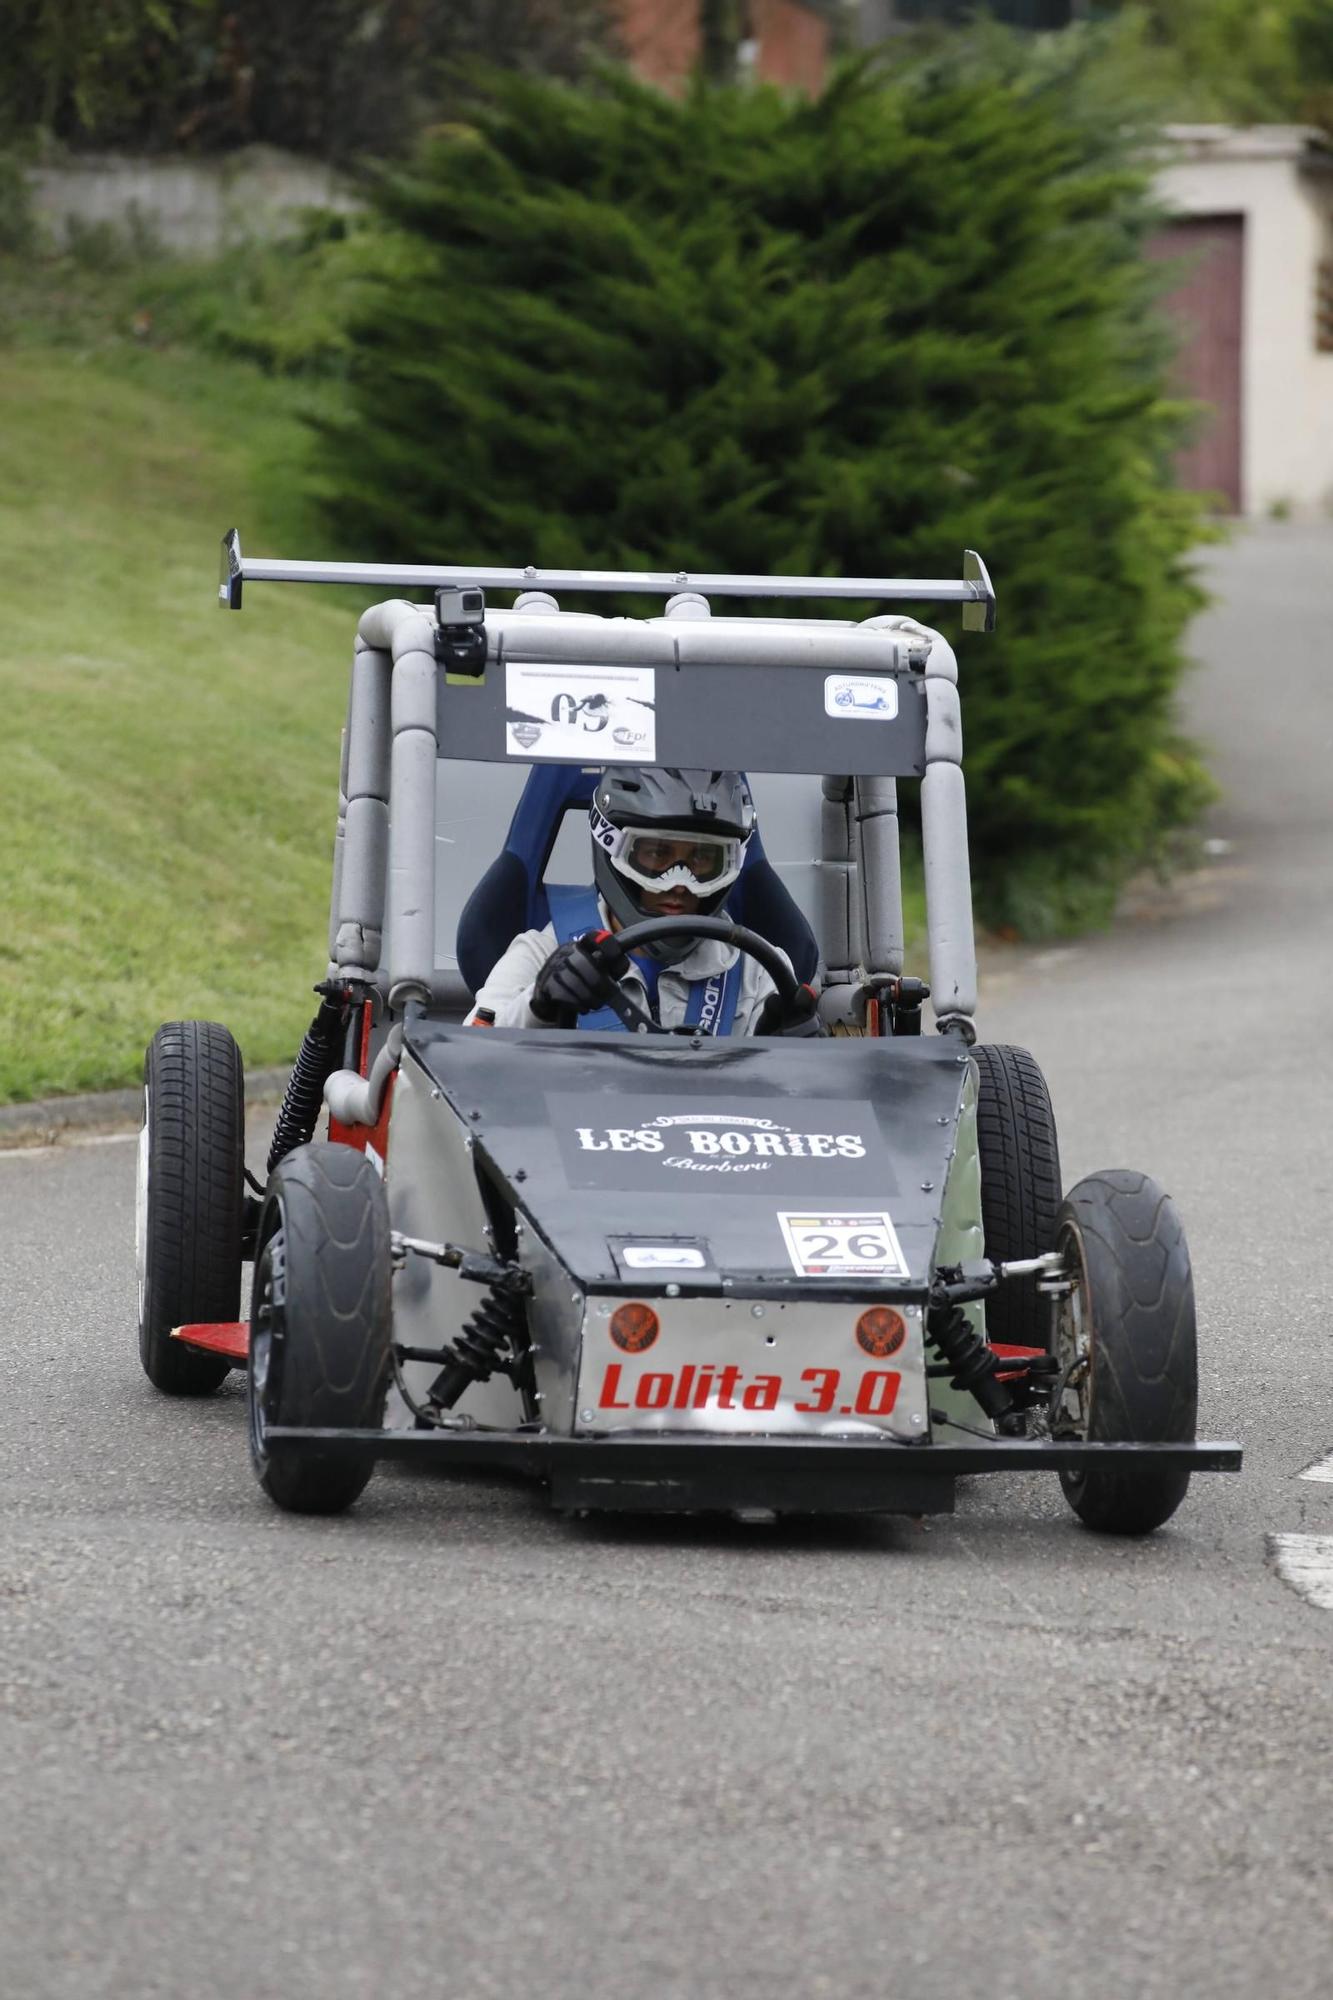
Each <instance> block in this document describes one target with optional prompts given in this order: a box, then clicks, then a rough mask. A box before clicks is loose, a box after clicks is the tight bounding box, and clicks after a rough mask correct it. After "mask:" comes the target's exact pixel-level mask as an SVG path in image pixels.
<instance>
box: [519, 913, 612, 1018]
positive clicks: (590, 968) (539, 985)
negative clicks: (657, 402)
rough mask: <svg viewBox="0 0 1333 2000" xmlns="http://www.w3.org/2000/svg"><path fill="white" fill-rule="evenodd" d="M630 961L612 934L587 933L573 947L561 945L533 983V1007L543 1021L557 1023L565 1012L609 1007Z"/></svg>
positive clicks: (575, 1012)
mask: <svg viewBox="0 0 1333 2000" xmlns="http://www.w3.org/2000/svg"><path fill="white" fill-rule="evenodd" d="M628 970H629V959H628V957H627V955H626V954H625V953H624V952H623V951H622V950H621V949H620V946H619V945H618V944H617V943H616V941H615V939H614V938H613V937H612V935H611V933H610V932H609V931H585V932H584V934H583V936H582V937H581V938H576V939H575V941H574V942H573V943H572V944H562V945H557V947H556V949H555V950H554V951H553V952H552V953H551V956H550V957H549V958H548V959H547V961H546V963H545V965H544V966H543V967H542V969H541V971H540V972H539V973H538V974H537V977H536V979H535V980H534V981H533V983H532V999H531V1001H530V1002H529V1005H530V1006H531V1008H532V1011H533V1013H534V1014H535V1015H536V1016H537V1019H538V1020H539V1021H552V1022H553V1021H557V1020H558V1019H559V1018H560V1015H561V1014H562V1013H565V1012H570V1013H574V1014H590V1013H591V1012H592V1011H593V1009H594V1008H597V1007H605V1005H606V1003H607V998H608V996H609V995H610V993H611V990H612V988H613V986H614V985H615V983H616V981H617V980H618V979H621V978H623V977H624V975H625V973H626V972H627V971H628Z"/></svg>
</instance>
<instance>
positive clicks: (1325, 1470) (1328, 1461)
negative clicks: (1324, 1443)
mask: <svg viewBox="0 0 1333 2000" xmlns="http://www.w3.org/2000/svg"><path fill="white" fill-rule="evenodd" d="M1301 1478H1302V1479H1319V1480H1322V1481H1323V1483H1324V1485H1325V1486H1333V1451H1331V1452H1330V1453H1329V1454H1328V1457H1327V1458H1317V1459H1316V1460H1315V1462H1314V1464H1313V1465H1307V1466H1306V1468H1305V1470H1304V1472H1303V1473H1302V1474H1301Z"/></svg>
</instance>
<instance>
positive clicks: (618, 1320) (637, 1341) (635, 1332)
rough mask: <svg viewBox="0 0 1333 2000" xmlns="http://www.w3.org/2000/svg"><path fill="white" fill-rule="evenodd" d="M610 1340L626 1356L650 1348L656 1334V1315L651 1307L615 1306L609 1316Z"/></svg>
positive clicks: (634, 1305)
mask: <svg viewBox="0 0 1333 2000" xmlns="http://www.w3.org/2000/svg"><path fill="white" fill-rule="evenodd" d="M610 1332H611V1338H612V1340H614V1342H615V1344H616V1346H617V1347H619V1348H620V1349H622V1351H623V1352H624V1353H626V1354H642V1353H643V1351H644V1349H645V1348H646V1347H651V1346H652V1344H653V1342H654V1341H655V1340H656V1338H657V1334H658V1319H657V1314H656V1313H655V1312H654V1311H653V1309H652V1307H651V1306H645V1305H641V1304H639V1302H638V1301H637V1300H636V1301H635V1302H634V1303H633V1304H631V1305H626V1306H617V1307H616V1310H615V1311H614V1312H613V1313H612V1315H611V1327H610Z"/></svg>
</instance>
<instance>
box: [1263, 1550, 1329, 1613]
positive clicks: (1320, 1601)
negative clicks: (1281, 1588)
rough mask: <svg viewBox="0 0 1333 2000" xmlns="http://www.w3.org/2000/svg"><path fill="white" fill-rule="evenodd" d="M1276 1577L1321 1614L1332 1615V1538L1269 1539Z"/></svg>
mask: <svg viewBox="0 0 1333 2000" xmlns="http://www.w3.org/2000/svg"><path fill="white" fill-rule="evenodd" d="M1268 1546H1269V1548H1270V1550H1271V1551H1272V1555H1273V1561H1274V1563H1275V1564H1276V1565H1277V1573H1278V1575H1279V1576H1280V1577H1281V1578H1282V1580H1283V1582H1284V1583H1289V1584H1290V1585H1291V1587H1292V1589H1293V1590H1296V1591H1299V1592H1300V1594H1301V1596H1302V1597H1304V1598H1305V1599H1307V1601H1308V1602H1309V1603H1311V1604H1314V1605H1317V1606H1318V1608H1319V1609H1320V1610H1321V1611H1333V1535H1270V1536H1269V1537H1268Z"/></svg>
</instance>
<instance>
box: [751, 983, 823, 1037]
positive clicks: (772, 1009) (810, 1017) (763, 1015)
mask: <svg viewBox="0 0 1333 2000" xmlns="http://www.w3.org/2000/svg"><path fill="white" fill-rule="evenodd" d="M818 1006H819V995H818V994H817V993H816V992H815V989H814V987H813V986H798V987H797V989H796V991H795V993H794V994H793V995H792V997H791V999H790V1000H784V999H783V997H782V995H781V994H780V993H770V994H769V996H768V998H767V1000H765V1002H764V1004H763V1006H762V1007H761V1008H760V1009H759V1018H758V1019H757V1020H756V1022H755V1024H754V1032H755V1033H756V1035H822V1034H823V1032H824V1024H823V1022H822V1021H821V1020H820V1018H819V1014H818V1011H817V1009H818Z"/></svg>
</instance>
